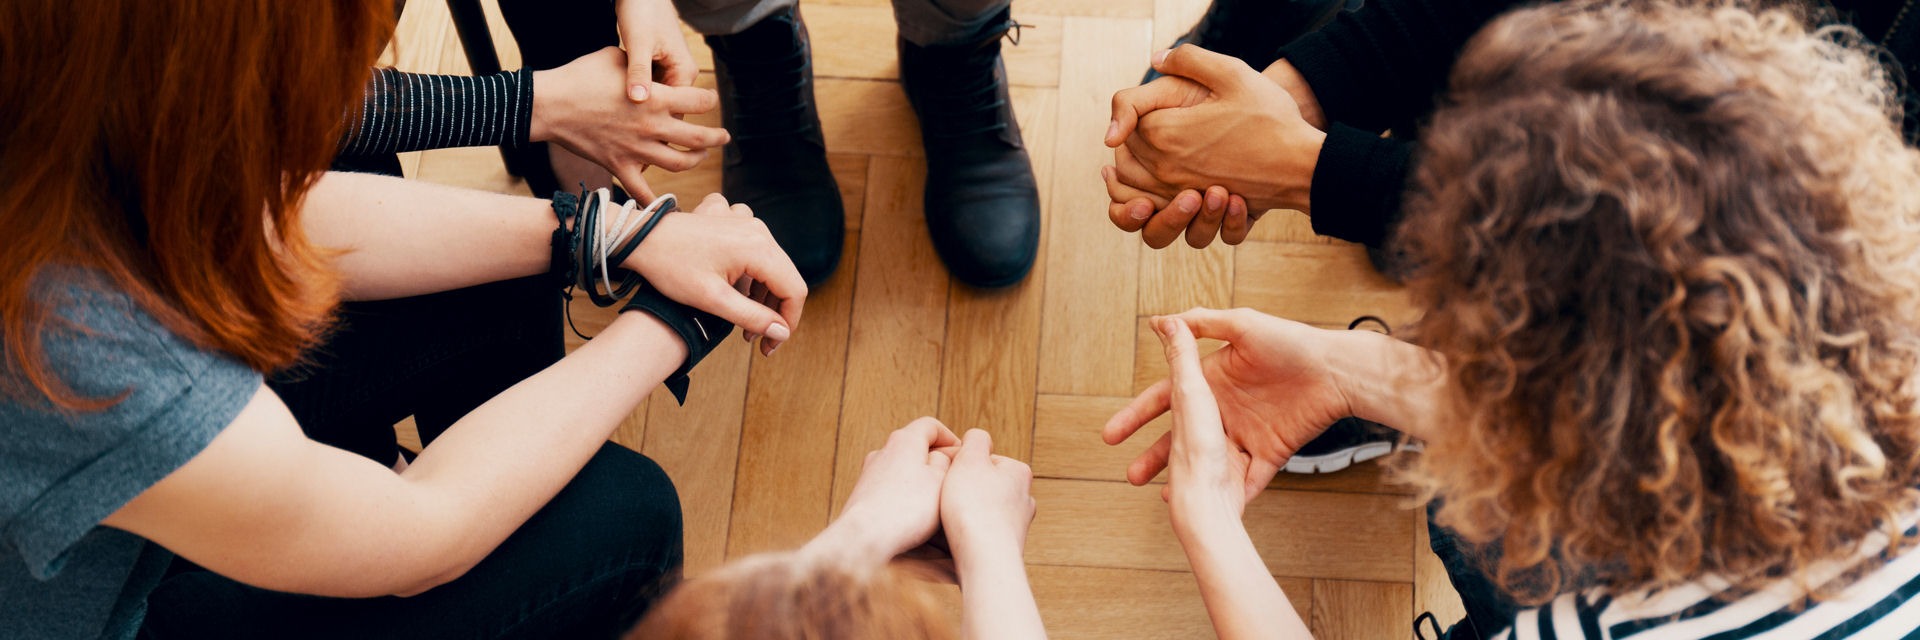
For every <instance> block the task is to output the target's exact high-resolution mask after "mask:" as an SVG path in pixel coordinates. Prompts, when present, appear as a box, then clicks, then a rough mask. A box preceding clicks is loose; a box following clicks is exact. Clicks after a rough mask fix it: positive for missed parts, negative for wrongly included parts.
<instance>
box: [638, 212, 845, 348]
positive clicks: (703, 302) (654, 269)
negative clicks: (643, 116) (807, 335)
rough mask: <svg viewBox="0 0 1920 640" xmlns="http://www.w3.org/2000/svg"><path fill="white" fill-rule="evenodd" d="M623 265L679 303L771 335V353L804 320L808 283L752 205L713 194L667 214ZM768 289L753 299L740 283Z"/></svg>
mask: <svg viewBox="0 0 1920 640" xmlns="http://www.w3.org/2000/svg"><path fill="white" fill-rule="evenodd" d="M621 266H623V267H626V268H627V269H631V270H633V271H634V272H636V273H639V274H640V275H641V277H644V278H646V279H647V282H648V284H651V285H653V287H654V288H655V289H658V290H660V293H661V294H662V295H665V296H666V297H668V298H671V299H673V301H675V302H678V303H680V304H684V305H687V306H690V307H694V308H696V309H699V310H701V311H705V312H708V313H711V314H714V315H717V316H720V317H721V318H724V319H726V321H728V322H731V323H733V324H734V325H736V326H738V327H740V328H741V330H742V331H748V332H752V333H755V334H758V335H761V336H765V337H766V339H764V340H761V342H760V352H761V353H766V354H771V353H773V350H774V349H775V348H778V347H779V346H780V343H782V342H785V341H786V340H787V339H788V338H789V337H791V336H792V332H793V330H794V329H796V328H799V326H800V312H801V308H802V307H804V306H805V305H806V301H807V283H806V281H805V280H802V279H801V278H800V272H799V270H797V269H795V268H794V266H793V261H792V260H789V259H787V254H786V252H784V251H781V250H780V245H779V244H778V243H775V242H774V240H773V234H771V233H769V232H768V231H767V225H766V223H764V222H761V221H760V220H758V219H755V218H754V217H753V211H752V210H749V209H748V208H747V206H746V205H743V204H736V205H732V206H728V205H727V199H726V198H723V197H721V196H720V194H717V193H716V194H713V195H710V196H707V199H706V200H703V201H701V202H700V206H699V207H698V208H696V209H694V210H693V212H691V213H674V214H668V215H667V217H666V218H663V219H661V221H660V224H659V226H657V227H655V228H654V230H653V233H652V234H651V235H648V236H647V237H646V239H645V240H643V241H642V242H641V243H640V248H639V250H637V251H634V252H633V255H632V256H629V257H628V258H627V261H626V262H625V263H623V264H622V265H621ZM742 280H751V281H752V282H754V283H756V284H757V285H759V286H762V287H764V291H765V292H766V295H765V297H764V299H761V300H756V299H754V298H750V297H748V296H747V295H746V294H743V293H741V292H740V290H739V289H737V288H736V287H735V283H738V282H741V281H742Z"/></svg>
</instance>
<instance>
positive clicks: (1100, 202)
mask: <svg viewBox="0 0 1920 640" xmlns="http://www.w3.org/2000/svg"><path fill="white" fill-rule="evenodd" d="M486 4H487V5H488V8H489V11H490V12H492V17H493V19H494V22H495V26H494V29H493V33H494V37H495V40H496V41H497V44H498V48H499V50H500V52H501V57H502V58H503V61H504V62H505V65H506V67H507V68H515V67H518V66H519V57H518V53H517V49H516V48H515V47H514V45H513V44H512V39H511V36H510V34H508V33H507V30H506V29H505V27H504V25H503V24H502V23H500V22H499V18H498V12H497V9H496V8H494V7H493V6H492V4H493V3H492V2H487V3H486ZM408 5H409V6H408V8H407V12H406V14H405V15H404V16H403V17H402V20H401V25H400V29H399V31H398V37H397V38H396V47H395V49H394V50H393V52H392V53H390V59H391V60H392V61H393V62H394V63H395V64H396V65H397V66H399V67H400V68H402V69H406V70H409V71H422V72H434V73H457V74H464V73H468V67H467V64H466V62H465V59H464V58H463V57H462V55H461V53H460V47H459V42H458V39H457V37H456V35H455V34H454V30H453V28H452V25H451V23H450V22H449V21H448V19H447V15H446V7H445V5H444V4H442V3H441V2H438V1H436V0H413V1H412V2H410V3H408ZM1205 5H1206V2H1205V0H1017V2H1016V3H1015V7H1014V11H1015V13H1014V16H1015V17H1016V18H1017V19H1018V20H1020V21H1021V22H1023V23H1027V24H1029V25H1031V26H1030V27H1029V28H1028V29H1027V30H1026V31H1025V34H1024V37H1023V40H1022V42H1021V44H1020V45H1019V46H1017V47H1008V48H1007V54H1006V57H1007V66H1008V71H1009V75H1010V77H1011V79H1012V82H1013V84H1014V88H1013V99H1014V102H1015V110H1016V111H1017V113H1018V115H1019V119H1020V124H1021V127H1022V129H1023V131H1024V134H1025V136H1026V141H1027V144H1028V146H1029V148H1030V150H1031V152H1032V154H1033V160H1034V165H1035V171H1036V172H1037V174H1038V178H1039V183H1040V188H1041V201H1042V203H1043V206H1044V209H1045V213H1044V218H1045V222H1044V227H1045V230H1044V236H1043V239H1042V247H1041V255H1040V261H1039V263H1038V264H1037V265H1036V267H1035V269H1034V272H1033V275H1032V276H1031V277H1030V278H1028V279H1027V281H1026V282H1024V283H1022V284H1020V285H1018V286H1015V287H1013V288H1010V289H1007V290H1002V291H993V292H982V291H978V290H973V289H970V288H967V287H965V286H962V285H959V284H957V283H954V282H951V281H950V280H949V278H948V277H947V275H946V273H945V271H944V269H943V268H942V267H941V265H940V262H939V259H938V258H937V257H935V255H934V253H933V247H932V244H931V243H930V241H929V240H928V239H927V235H926V230H925V226H924V224H923V223H922V220H921V215H922V214H921V204H920V193H921V188H922V183H923V180H924V173H925V167H924V162H923V160H922V158H921V155H922V154H921V150H920V142H919V137H918V136H919V134H918V132H917V128H916V127H917V125H916V123H915V120H914V118H913V115H912V113H911V112H910V111H909V110H908V108H907V104H906V99H905V96H904V94H903V93H902V92H901V90H900V87H899V85H898V83H897V73H898V69H897V65H896V63H895V56H894V45H893V39H894V26H893V18H892V14H891V9H890V8H889V3H888V0H806V2H805V4H804V7H805V11H806V15H807V21H808V24H809V27H810V29H811V31H812V35H813V41H814V49H815V51H814V60H815V69H816V73H817V74H818V82H817V87H816V91H817V96H818V100H819V102H820V115H821V119H822V124H823V125H824V128H825V133H826V139H827V146H828V148H829V149H830V150H831V151H832V156H831V159H832V165H833V170H834V173H835V175H836V177H837V178H838V179H839V182H840V188H841V190H842V192H843V195H844V196H845V199H846V203H847V230H846V234H847V243H846V247H847V251H846V255H845V257H844V258H843V259H842V263H841V266H840V270H839V272H838V273H837V274H836V275H835V276H834V277H833V279H832V280H831V281H829V282H827V283H826V284H825V285H824V286H822V287H820V288H818V289H817V290H815V291H814V292H813V293H812V296H811V299H810V301H809V304H808V308H807V315H806V320H805V322H804V323H803V325H802V326H801V328H800V330H799V332H798V333H796V336H795V338H794V340H793V341H792V342H791V343H790V344H789V345H787V346H785V347H783V348H782V349H781V350H780V353H779V354H777V355H776V356H775V357H773V358H761V357H759V356H758V355H755V354H750V353H749V350H748V349H747V348H746V347H745V345H744V344H743V343H741V342H740V341H737V340H734V341H729V342H727V343H726V346H724V347H722V348H721V350H720V351H719V352H717V353H715V354H714V355H713V356H711V357H709V358H708V359H707V361H706V363H705V364H703V365H702V366H701V368H700V370H699V371H698V372H696V374H695V384H694V386H693V395H692V397H691V398H690V399H689V401H688V402H687V404H686V406H684V407H682V406H676V405H675V404H674V403H673V402H672V400H671V398H669V397H667V396H666V395H665V394H663V393H656V394H655V395H654V396H653V398H652V399H651V400H650V401H649V402H648V403H647V404H646V405H644V406H642V407H641V408H640V409H639V410H637V411H635V412H634V413H633V415H632V416H631V417H630V418H629V419H628V421H627V423H626V424H625V425H624V426H623V427H622V428H621V429H620V431H619V433H618V434H617V436H616V438H615V440H616V441H618V442H619V443H621V444H623V445H626V446H628V447H632V448H634V449H637V450H639V451H641V452H644V453H645V454H647V455H648V456H651V457H653V458H654V459H655V460H658V461H659V462H660V464H661V465H663V466H664V467H665V468H666V469H667V471H668V472H669V473H670V474H671V475H672V476H673V479H674V482H675V484H676V485H678V487H679V490H680V496H681V502H682V503H683V504H684V505H685V511H686V542H687V564H688V570H689V571H690V572H696V573H697V572H699V571H703V570H706V569H710V568H713V567H714V566H716V565H718V564H720V563H722V562H724V561H725V560H727V559H729V558H738V557H740V556H743V555H746V554H750V553H754V552H757V551H763V550H770V549H781V548H788V547H793V546H796V545H799V544H801V543H802V542H804V541H805V540H807V539H808V538H809V537H811V536H812V535H813V534H814V533H815V532H817V531H818V530H819V529H821V528H822V527H824V526H825V525H826V523H827V522H828V521H829V519H830V518H831V517H832V516H833V514H834V513H835V512H836V510H837V509H838V508H839V506H840V504H841V502H842V501H843V500H844V499H845V496H846V495H847V493H848V491H849V490H850V489H851V488H852V485H853V481H854V479H855V477H856V476H857V474H858V472H859V467H860V461H861V459H862V457H863V455H864V454H865V452H866V451H868V450H869V449H873V448H876V447H878V446H879V445H880V444H881V443H882V441H883V440H884V438H885V434H887V433H888V432H889V431H891V430H892V429H894V428H896V427H898V426H900V425H902V424H905V423H906V422H908V421H909V420H911V419H913V418H915V417H918V416H921V415H932V416H936V417H938V418H940V419H941V420H943V421H945V422H946V423H947V424H949V425H951V426H952V427H953V428H954V429H955V430H964V429H967V428H976V427H977V428H982V429H987V430H988V431H991V432H992V433H993V436H994V442H995V443H996V449H998V450H999V452H1000V453H1005V454H1007V455H1011V456H1015V457H1019V458H1021V459H1024V460H1028V461H1030V462H1031V463H1032V465H1033V470H1034V473H1035V476H1036V480H1035V481H1034V487H1033V493H1034V495H1035V497H1036V499H1037V501H1038V503H1039V505H1040V510H1039V515H1038V517H1037V518H1036V519H1035V521H1034V524H1033V529H1032V532H1031V534H1030V536H1029V539H1028V540H1029V542H1028V551H1027V561H1028V564H1029V568H1030V571H1031V574H1032V578H1033V582H1034V585H1035V590H1036V592H1037V596H1038V598H1039V600H1040V607H1041V610H1042V612H1043V614H1044V616H1045V618H1046V621H1047V626H1048V628H1049V630H1050V631H1051V633H1052V635H1053V636H1054V637H1056V638H1188V637H1207V636H1210V635H1211V633H1212V631H1211V628H1210V627H1209V625H1208V623H1207V616H1206V611H1205V609H1204V608H1203V607H1202V605H1201V602H1200V600H1199V593H1198V589H1197V587H1196V586H1195V584H1194V581H1193V578H1192V576H1191V575H1190V574H1189V573H1188V572H1187V566H1186V561H1185V558H1184V556H1182V554H1181V551H1180V548H1179V546H1178V544H1177V543H1176V542H1175V540H1174V537H1173V533H1172V530H1171V528H1170V527H1169V525H1168V522H1167V513H1166V508H1165V506H1164V504H1163V503H1162V502H1161V501H1160V499H1159V491H1158V490H1157V489H1154V488H1151V487H1149V488H1135V487H1132V486H1129V485H1128V484H1127V483H1126V482H1125V480H1124V471H1125V468H1126V463H1127V461H1128V460H1129V459H1131V457H1132V456H1133V455H1134V454H1135V453H1137V452H1138V451H1139V450H1140V449H1141V448H1143V447H1144V446H1145V444H1146V442H1148V441H1149V440H1148V439H1146V438H1142V439H1140V442H1137V443H1129V444H1126V445H1123V446H1120V447H1107V446H1105V445H1104V444H1102V443H1101V442H1100V438H1099V435H1098V429H1099V427H1100V425H1101V424H1102V423H1103V422H1104V421H1105V420H1106V418H1107V417H1108V416H1109V415H1111V414H1112V413H1113V411H1115V410H1116V409H1118V408H1119V407H1120V406H1122V405H1123V404H1124V403H1125V402H1126V400H1127V398H1128V397H1129V396H1131V395H1132V394H1133V393H1135V392H1137V391H1139V390H1141V389H1144V388H1145V387H1146V386H1147V385H1149V384H1151V383H1152V382H1153V381H1154V380H1156V379H1157V378H1158V377H1160V376H1162V375H1164V373H1165V367H1166V365H1165V363H1164V362H1163V361H1161V359H1160V358H1161V356H1160V351H1159V349H1158V344H1157V342H1156V341H1155V339H1154V337H1153V335H1152V334H1151V333H1150V332H1149V331H1148V329H1147V328H1146V325H1145V323H1144V320H1143V319H1144V317H1145V316H1149V315H1152V314H1156V313H1167V312H1176V311H1180V310H1184V309H1187V308H1190V307H1194V306H1210V307H1229V306H1247V307H1253V308H1256V309H1260V310H1263V311H1266V312H1269V313H1275V314H1278V315H1282V316H1286V317H1290V318H1294V319H1297V320H1301V321H1305V322H1310V323H1314V324H1319V325H1323V326H1340V327H1344V326H1345V325H1346V324H1347V322H1348V321H1350V320H1352V319H1353V318H1355V317H1358V316H1360V315H1368V314H1370V315H1376V316H1381V317H1385V318H1389V319H1394V320H1396V321H1398V320H1405V319H1407V318H1408V317H1409V314H1410V310H1409V308H1408V306H1407V303H1406V300H1405V298H1404V296H1403V295H1402V294H1401V293H1400V292H1399V291H1398V290H1397V289H1396V288H1395V287H1394V286H1393V285H1392V284H1391V283H1390V282H1388V281H1386V280H1385V279H1383V278H1381V277H1380V276H1379V275H1377V274H1375V273H1374V272H1373V271H1372V269H1371V267H1370V266H1369V264H1368V262H1367V260H1366V256H1365V254H1364V252H1363V251H1362V250H1361V248H1360V247H1358V246H1354V245H1348V244H1345V243H1341V242H1338V241H1335V240H1332V239H1328V238H1321V237H1316V236H1314V235H1313V233H1312V231H1311V229H1310V227H1309V226H1308V225H1307V223H1306V220H1305V218H1304V216H1301V215H1300V214H1298V213H1293V212H1275V213H1274V214H1273V215H1269V216H1267V217H1266V218H1265V219H1264V220H1263V221H1262V222H1261V223H1260V224H1259V225H1258V226H1256V227H1255V231H1254V237H1253V239H1252V240H1251V241H1249V242H1247V243H1245V244H1242V245H1240V246H1238V247H1228V246H1224V245H1218V244H1216V245H1215V246H1214V247H1211V248H1209V249H1207V250H1204V251H1195V250H1192V249H1189V248H1187V247H1185V246H1184V245H1178V244H1176V246H1175V247H1173V248H1169V249H1166V250H1162V251H1153V250H1150V249H1147V248H1145V247H1144V246H1143V245H1141V244H1140V242H1139V240H1138V239H1137V238H1136V237H1135V236H1133V235H1130V234H1126V233H1122V232H1120V231H1118V230H1116V229H1115V228H1113V227H1112V226H1111V225H1110V224H1109V223H1108V222H1107V220H1106V216H1105V208H1104V205H1105V203H1106V196H1105V191H1104V189H1103V188H1102V186H1101V184H1100V181H1099V168H1100V166H1101V165H1102V164H1104V163H1106V162H1108V161H1109V159H1110V157H1111V156H1110V152H1109V151H1108V150H1107V149H1106V148H1105V147H1103V146H1101V144H1100V137H1101V135H1102V133H1103V132H1104V131H1105V128H1106V123H1107V120H1108V100H1109V98H1110V97H1111V95H1112V94H1113V92H1114V91H1115V90H1118V89H1120V88H1123V87H1126V86H1129V85H1132V84H1134V83H1136V82H1138V81H1139V77H1140V74H1141V72H1142V71H1143V70H1144V67H1145V66H1146V62H1147V59H1148V56H1149V53H1150V51H1152V50H1153V49H1154V48H1155V47H1159V46H1166V44H1167V43H1169V42H1171V41H1172V40H1173V39H1174V37H1175V36H1177V35H1178V34H1179V33H1180V32H1182V31H1184V30H1185V29H1186V28H1187V27H1188V26H1189V25H1190V24H1191V23H1192V21H1193V20H1194V19H1195V18H1196V17H1197V16H1198V15H1199V13H1200V12H1201V11H1202V10H1203V9H1204V8H1205ZM689 42H690V44H691V45H692V47H693V48H694V49H695V52H696V56H698V57H699V58H700V59H701V60H702V63H703V65H705V66H704V68H706V69H708V70H710V69H711V66H710V65H711V63H710V59H709V57H708V54H707V52H706V49H705V48H704V46H703V45H702V44H701V43H700V40H699V38H698V37H694V36H692V35H691V33H690V32H689ZM700 82H701V83H702V84H703V85H705V86H712V82H713V80H712V77H711V74H703V75H702V77H701V79H700ZM700 120H701V121H703V122H708V123H717V122H718V116H717V114H712V115H709V116H707V117H704V118H700ZM718 160H719V154H718V152H717V151H716V152H715V154H714V156H713V159H712V160H710V161H708V162H707V163H706V164H704V165H703V166H701V167H698V168H696V169H694V170H692V171H689V172H686V173H683V174H668V173H664V172H660V171H658V170H653V171H650V172H649V173H650V175H649V180H651V181H652V183H653V185H654V186H655V187H656V188H657V189H659V190H660V191H662V192H674V193H677V194H679V195H680V196H681V198H682V201H683V202H689V201H698V199H699V198H701V197H703V196H705V195H706V194H707V193H710V192H713V191H716V190H718V189H719V185H720V174H719V168H718ZM404 165H405V167H406V169H407V172H408V175H410V176H411V177H415V178H418V179H423V180H429V181H434V182H442V183H449V184H456V185H461V186H468V187H474V188H480V189H489V190H495V191H502V192H515V193H526V188H525V186H524V184H522V183H520V182H519V181H518V180H517V179H514V178H512V177H511V176H509V175H507V174H506V172H505V170H504V169H503V168H502V166H501V164H500V160H499V154H498V152H497V151H496V150H494V149H491V148H480V149H457V150H445V151H433V152H427V153H423V154H409V155H408V156H407V157H405V158H404ZM575 313H576V316H575V317H576V319H579V320H581V321H582V324H583V325H588V326H590V325H593V324H597V323H596V321H595V319H596V318H599V322H604V318H605V316H604V315H600V314H602V313H603V312H601V311H600V310H597V309H594V308H592V307H591V306H584V305H583V306H581V307H579V308H576V309H575ZM1403 494H1404V491H1400V490H1398V489H1396V488H1395V487H1393V486H1390V485H1388V484H1386V483H1385V482H1384V481H1383V473H1382V472H1381V471H1380V469H1379V468H1378V466H1377V465H1372V464H1369V465H1363V466H1360V467H1357V468H1353V469H1349V470H1346V471H1343V472H1340V473H1336V474H1331V475H1325V476H1313V477H1300V476H1295V477H1288V478H1283V479H1281V480H1280V481H1278V482H1276V484H1275V487H1274V489H1272V490H1269V491H1268V492H1266V494H1264V495H1263V496H1261V497H1260V498H1259V499H1257V500H1255V501H1254V502H1253V503H1252V504H1251V505H1250V506H1249V508H1248V510H1247V517H1246V520H1247V525H1248V527H1249V529H1250V531H1251V532H1252V534H1253V537H1254V539H1255V540H1256V541H1258V543H1259V545H1260V548H1261V552H1262V556H1263V557H1264V558H1265V560H1266V562H1267V565H1268V568H1269V569H1270V570H1271V571H1272V572H1273V574H1274V575H1275V576H1276V577H1277V578H1278V579H1279V580H1280V582H1281V584H1282V586H1283V587H1285V589H1286V591H1287V593H1288V595H1289V596H1290V597H1291V598H1292V599H1293V603H1294V605H1295V606H1296V607H1298V608H1299V610H1300V611H1301V613H1302V614H1303V615H1305V616H1306V617H1307V619H1308V620H1309V624H1310V625H1311V626H1312V628H1313V629H1314V630H1315V634H1316V636H1317V637H1319V638H1322V639H1325V640H1338V639H1343V638H1354V639H1369V640H1371V639H1379V638H1407V637H1411V633H1410V628H1411V627H1410V624H1411V620H1412V619H1413V617H1414V615H1415V614H1416V613H1418V612H1419V611H1422V610H1435V611H1436V613H1438V614H1439V615H1440V617H1441V619H1442V620H1451V619H1456V618H1458V617H1459V615H1460V614H1459V613H1458V611H1459V604H1458V599H1457V597H1456V596H1454V595H1453V594H1452V592H1451V590H1450V588H1449V587H1448V586H1447V582H1446V578H1445V575H1444V573H1442V572H1441V571H1440V569H1439V567H1438V562H1437V560H1435V559H1433V558H1432V556H1431V555H1430V554H1429V553H1428V552H1427V551H1426V542H1425V538H1426V536H1425V528H1424V526H1425V525H1424V520H1423V517H1422V514H1420V513H1418V512H1417V511H1416V510H1411V509H1408V508H1406V507H1407V505H1406V504H1405V503H1406V500H1405V497H1404V495H1403Z"/></svg>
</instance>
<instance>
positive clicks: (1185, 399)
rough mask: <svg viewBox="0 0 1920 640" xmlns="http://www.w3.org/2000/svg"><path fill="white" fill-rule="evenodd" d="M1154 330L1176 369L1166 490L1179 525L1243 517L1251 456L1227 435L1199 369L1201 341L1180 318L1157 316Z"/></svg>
mask: <svg viewBox="0 0 1920 640" xmlns="http://www.w3.org/2000/svg"><path fill="white" fill-rule="evenodd" d="M1153 330H1154V333H1156V334H1158V335H1159V336H1160V343H1161V345H1162V346H1164V347H1165V348H1166V355H1167V365H1168V369H1169V371H1171V372H1172V377H1171V378H1169V379H1170V380H1171V381H1172V383H1173V388H1172V392H1171V394H1172V399H1171V406H1172V411H1173V429H1172V431H1170V432H1169V433H1170V434H1171V435H1172V439H1173V445H1172V447H1171V448H1170V449H1169V452H1168V457H1167V469H1168V471H1167V475H1168V478H1167V486H1166V489H1165V491H1164V495H1165V497H1166V499H1167V503H1168V504H1169V505H1171V506H1172V508H1173V518H1174V520H1175V524H1176V525H1179V524H1181V523H1183V522H1185V523H1193V522H1205V521H1208V520H1209V519H1210V518H1213V517H1230V518H1231V519H1233V520H1239V519H1240V515H1241V514H1242V513H1243V512H1244V511H1245V510H1246V505H1247V500H1249V499H1251V498H1252V497H1253V495H1252V494H1250V493H1249V492H1248V491H1247V490H1246V478H1247V472H1248V469H1249V468H1251V466H1252V460H1253V459H1252V456H1251V455H1250V454H1248V453H1247V451H1246V450H1245V449H1243V448H1241V447H1240V446H1239V445H1238V444H1236V443H1234V442H1233V441H1232V440H1229V439H1228V438H1227V433H1226V427H1225V426H1224V425H1223V424H1222V423H1221V421H1220V404H1219V403H1218V402H1216V401H1215V400H1214V396H1213V389H1212V388H1211V387H1210V386H1208V384H1207V378H1206V374H1204V373H1202V372H1201V367H1200V346H1199V344H1198V343H1197V342H1196V341H1195V340H1194V338H1193V332H1192V331H1190V330H1189V329H1188V328H1187V325H1186V323H1185V322H1182V321H1181V320H1180V318H1178V317H1162V318H1154V319H1153Z"/></svg>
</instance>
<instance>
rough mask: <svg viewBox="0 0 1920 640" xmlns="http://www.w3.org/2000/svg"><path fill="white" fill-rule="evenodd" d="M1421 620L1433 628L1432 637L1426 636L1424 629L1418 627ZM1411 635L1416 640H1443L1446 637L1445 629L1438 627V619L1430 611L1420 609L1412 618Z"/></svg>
mask: <svg viewBox="0 0 1920 640" xmlns="http://www.w3.org/2000/svg"><path fill="white" fill-rule="evenodd" d="M1421 622H1425V623H1427V624H1428V625H1431V628H1432V629H1433V637H1432V638H1428V637H1427V630H1426V629H1422V628H1420V623H1421ZM1413 637H1414V638H1417V639H1418V640H1445V638H1446V637H1447V631H1446V630H1445V629H1442V628H1440V619H1439V618H1437V617H1435V616H1434V615H1433V612H1432V611H1422V612H1420V615H1419V616H1418V617H1415V618H1414V619H1413Z"/></svg>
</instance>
